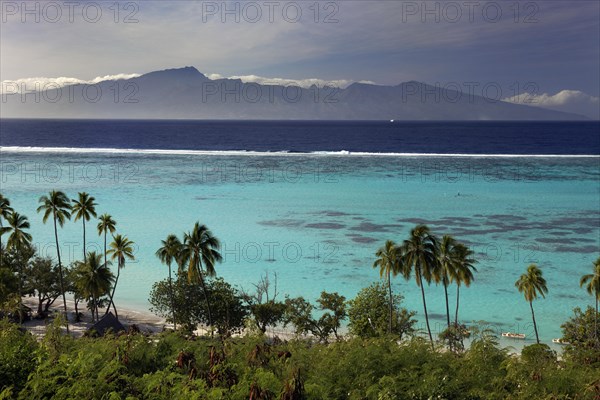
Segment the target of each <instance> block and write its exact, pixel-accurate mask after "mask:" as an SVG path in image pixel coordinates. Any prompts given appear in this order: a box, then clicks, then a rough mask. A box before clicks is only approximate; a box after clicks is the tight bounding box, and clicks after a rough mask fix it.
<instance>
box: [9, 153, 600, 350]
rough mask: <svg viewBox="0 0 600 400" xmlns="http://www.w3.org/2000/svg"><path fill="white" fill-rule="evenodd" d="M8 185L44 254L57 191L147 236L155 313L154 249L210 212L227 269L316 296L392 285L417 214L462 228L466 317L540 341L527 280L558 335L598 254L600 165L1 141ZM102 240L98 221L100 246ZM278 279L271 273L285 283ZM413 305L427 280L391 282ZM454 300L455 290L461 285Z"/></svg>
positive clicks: (132, 298) (438, 290)
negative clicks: (470, 257) (381, 265)
mask: <svg viewBox="0 0 600 400" xmlns="http://www.w3.org/2000/svg"><path fill="white" fill-rule="evenodd" d="M1 164H2V169H1V173H2V176H1V186H2V188H1V190H2V193H3V194H4V195H5V196H7V197H9V199H10V200H11V202H12V205H13V206H14V208H15V209H16V210H17V211H19V212H20V213H22V214H25V215H27V216H28V217H29V219H30V221H31V232H32V234H33V236H34V242H35V243H36V244H37V245H38V248H39V251H40V253H42V254H47V255H50V256H54V255H55V248H54V238H53V229H52V226H51V224H46V225H44V224H43V223H42V221H41V215H40V214H37V213H36V211H35V210H36V208H37V200H38V198H39V196H41V195H42V194H45V193H47V192H48V191H50V190H52V189H59V190H63V191H66V192H67V194H68V195H69V196H70V197H76V195H77V192H79V191H87V192H89V193H91V194H92V195H93V196H95V197H96V200H97V202H98V207H97V211H98V213H99V214H100V213H105V212H107V213H110V214H111V215H112V216H113V217H114V218H115V219H116V221H117V228H118V229H117V230H118V232H119V233H123V234H126V235H127V236H128V237H129V238H130V239H131V240H133V241H135V242H136V244H137V247H136V260H135V261H134V262H128V263H127V265H126V267H125V269H124V270H123V271H122V273H121V278H120V281H119V286H118V289H117V292H116V299H115V300H116V303H117V305H121V306H123V307H129V308H135V309H140V310H147V309H148V307H149V304H148V301H147V298H148V294H149V292H150V290H151V287H152V284H153V283H154V282H156V281H158V280H161V279H164V278H165V277H167V269H166V266H164V265H161V264H160V262H159V261H158V259H157V258H156V257H155V255H154V252H155V251H156V249H157V248H158V247H159V245H160V240H161V239H164V238H165V237H166V236H167V235H168V234H170V233H176V234H178V235H181V234H182V233H183V232H184V231H187V230H189V229H190V228H191V227H192V226H193V224H194V223H195V222H196V221H200V222H201V223H204V224H206V225H208V226H209V228H211V229H212V231H213V232H214V234H215V235H216V236H217V237H219V238H220V239H221V241H222V250H221V251H222V253H223V256H224V261H223V263H222V264H220V265H218V266H217V272H218V275H219V276H222V277H224V278H225V279H226V280H227V281H229V282H231V283H233V284H235V285H237V286H239V287H241V288H244V289H245V290H250V291H251V290H252V288H253V286H252V284H253V283H256V282H257V281H258V280H259V279H260V277H261V275H264V274H265V273H267V272H268V273H270V274H273V273H277V283H278V285H277V288H278V291H279V292H280V296H282V297H283V296H284V295H286V294H287V295H290V296H298V295H302V296H304V297H306V298H307V299H310V300H312V301H314V300H315V299H316V298H317V297H318V296H319V294H320V292H321V291H323V290H325V291H330V292H332V291H337V292H339V293H341V294H343V295H345V296H346V297H347V298H352V297H353V296H354V295H355V294H356V293H357V292H358V291H359V290H360V289H361V288H362V287H365V286H367V285H369V284H370V283H372V282H374V281H377V280H378V279H379V272H378V271H377V270H374V269H373V268H372V264H373V261H374V253H375V251H376V250H377V248H378V247H380V246H381V245H382V244H383V243H384V241H385V240H386V239H392V240H394V241H397V242H399V241H402V240H404V239H405V238H406V237H407V235H408V233H409V231H410V229H411V228H413V227H414V226H415V224H417V223H425V224H427V225H429V226H430V228H431V229H432V231H433V232H434V233H435V234H437V235H440V236H441V235H443V234H452V235H454V236H455V237H456V238H457V239H458V240H461V241H463V242H465V243H467V244H469V245H470V246H471V247H472V248H473V249H474V250H475V251H476V254H477V260H478V263H477V269H478V272H477V273H476V276H475V281H474V283H473V284H472V286H471V287H470V288H468V289H463V290H461V312H460V318H461V320H463V321H464V322H466V323H469V324H470V323H473V321H484V322H485V324H487V325H488V327H490V328H492V329H494V330H496V331H497V332H500V331H507V330H510V331H517V332H522V333H526V334H527V335H528V337H529V338H533V337H534V334H533V326H532V324H531V322H530V319H531V318H530V317H531V315H530V310H529V306H528V304H527V303H526V302H525V301H524V299H523V297H522V295H521V294H520V293H518V291H517V290H516V288H515V287H514V282H515V281H516V280H517V279H518V277H519V275H520V274H521V273H522V272H523V271H524V270H525V268H526V267H527V266H528V265H529V264H531V263H537V264H538V265H539V266H540V267H541V268H542V270H543V272H544V275H545V277H546V279H547V281H548V287H549V290H550V291H549V294H548V296H547V297H546V299H541V300H537V301H535V303H534V307H535V309H536V316H537V319H538V323H539V326H540V336H541V338H542V339H543V340H544V341H550V340H551V339H552V338H554V337H559V335H560V325H561V323H563V322H564V321H565V320H566V319H567V318H568V317H569V316H570V315H571V312H572V309H573V308H574V307H576V306H580V307H586V306H587V305H588V304H592V298H591V297H590V296H588V295H587V294H586V293H585V291H584V290H583V289H581V288H579V278H580V277H581V275H582V274H584V273H589V272H590V271H591V268H592V263H593V261H594V260H595V259H596V258H597V257H598V256H599V255H600V158H598V157H596V156H592V157H525V156H517V157H490V156H477V157H465V156H453V157H449V156H444V157H436V156H410V155H403V156H401V155H395V156H391V155H390V156H374V155H370V156H367V155H363V156H360V155H349V154H310V155H308V154H253V153H246V154H244V153H235V152H232V153H218V152H216V153H202V152H197V153H194V152H183V153H181V154H165V153H162V154H150V153H148V152H143V151H142V152H110V151H108V150H107V151H91V150H88V152H85V153H84V152H77V151H75V152H66V153H60V152H35V151H26V152H23V151H11V150H10V149H8V150H7V149H6V148H5V149H3V150H2V161H1ZM59 235H60V242H61V250H62V253H63V255H64V258H65V259H66V260H67V261H69V262H71V261H74V260H77V259H79V258H81V252H82V246H81V241H82V240H81V221H78V222H77V223H74V222H68V223H67V224H66V225H65V227H64V228H63V229H61V230H60V231H59ZM93 249H95V250H99V251H101V249H102V240H101V238H99V237H98V236H97V234H96V228H95V222H90V223H89V224H88V250H93ZM272 277H273V276H271V278H272ZM393 290H394V291H396V292H398V293H402V295H403V296H404V297H405V300H404V306H406V307H407V308H409V309H412V310H416V311H417V312H418V315H417V316H418V319H419V322H420V323H421V325H422V326H423V322H424V318H423V313H422V305H421V299H420V294H419V291H418V288H417V287H416V285H415V283H414V281H412V280H411V281H409V282H407V281H405V280H403V279H401V278H399V277H398V278H396V279H394V280H393ZM443 292H444V291H443V288H442V287H441V286H435V285H432V286H429V287H427V288H426V295H427V300H428V307H429V310H430V312H431V315H432V317H433V319H432V321H433V327H434V328H435V330H436V331H438V330H440V329H442V328H443V325H444V321H445V314H444V313H445V304H444V297H443ZM450 301H451V302H452V303H451V304H453V303H454V301H455V287H452V288H451V289H450Z"/></svg>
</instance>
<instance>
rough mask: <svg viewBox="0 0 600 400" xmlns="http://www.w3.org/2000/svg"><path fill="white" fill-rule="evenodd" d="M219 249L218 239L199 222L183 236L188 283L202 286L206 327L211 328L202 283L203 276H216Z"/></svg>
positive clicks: (206, 298)
mask: <svg viewBox="0 0 600 400" xmlns="http://www.w3.org/2000/svg"><path fill="white" fill-rule="evenodd" d="M219 247H220V243H219V239H217V238H216V237H215V236H213V234H212V232H211V231H210V229H208V228H207V227H206V225H200V223H199V222H196V224H195V225H194V228H193V229H192V231H191V232H188V233H186V234H185V235H184V244H183V249H184V253H183V254H182V257H183V259H187V260H189V267H188V282H190V283H192V282H194V283H200V285H202V291H203V292H204V301H206V310H207V313H208V325H209V326H211V327H212V313H211V309H210V302H209V301H208V294H207V292H206V285H205V283H204V274H206V275H207V276H215V275H216V274H217V273H216V271H215V262H220V261H221V260H222V257H221V254H220V253H219V251H218V249H219ZM202 265H204V268H206V271H204V269H203V268H202Z"/></svg>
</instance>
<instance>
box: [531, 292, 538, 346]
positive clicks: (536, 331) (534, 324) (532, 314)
mask: <svg viewBox="0 0 600 400" xmlns="http://www.w3.org/2000/svg"><path fill="white" fill-rule="evenodd" d="M529 307H530V308H531V316H532V317H533V329H534V330H535V339H536V340H537V344H540V336H539V335H538V330H537V324H536V323H535V313H534V312H533V302H532V301H530V302H529Z"/></svg>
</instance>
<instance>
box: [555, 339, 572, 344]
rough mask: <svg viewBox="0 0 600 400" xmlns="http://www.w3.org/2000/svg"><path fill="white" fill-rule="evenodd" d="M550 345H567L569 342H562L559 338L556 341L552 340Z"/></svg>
mask: <svg viewBox="0 0 600 400" xmlns="http://www.w3.org/2000/svg"><path fill="white" fill-rule="evenodd" d="M552 343H558V344H569V342H567V341H565V340H562V339H560V338H557V339H552Z"/></svg>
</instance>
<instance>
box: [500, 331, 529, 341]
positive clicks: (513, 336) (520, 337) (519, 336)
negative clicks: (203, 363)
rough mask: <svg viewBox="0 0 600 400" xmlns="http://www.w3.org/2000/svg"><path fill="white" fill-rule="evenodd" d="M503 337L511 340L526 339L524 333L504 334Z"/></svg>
mask: <svg viewBox="0 0 600 400" xmlns="http://www.w3.org/2000/svg"><path fill="white" fill-rule="evenodd" d="M502 336H503V337H507V338H511V339H525V334H524V333H514V332H502Z"/></svg>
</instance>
